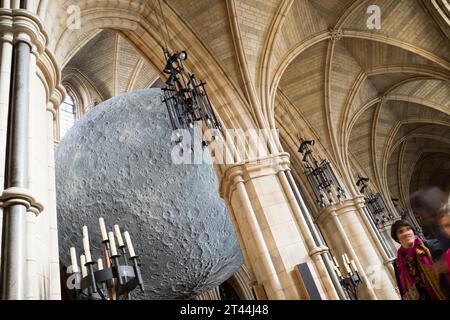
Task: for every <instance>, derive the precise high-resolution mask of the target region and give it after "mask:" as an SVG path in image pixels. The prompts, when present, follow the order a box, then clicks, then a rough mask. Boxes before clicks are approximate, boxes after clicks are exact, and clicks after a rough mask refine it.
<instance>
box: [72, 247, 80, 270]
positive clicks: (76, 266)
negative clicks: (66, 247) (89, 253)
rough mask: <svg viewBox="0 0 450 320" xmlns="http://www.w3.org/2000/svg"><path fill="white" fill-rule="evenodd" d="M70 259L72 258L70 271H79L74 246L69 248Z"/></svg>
mask: <svg viewBox="0 0 450 320" xmlns="http://www.w3.org/2000/svg"><path fill="white" fill-rule="evenodd" d="M70 260H72V272H73V273H77V272H78V271H80V270H79V269H78V262H77V251H76V250H75V248H74V247H72V248H70Z"/></svg>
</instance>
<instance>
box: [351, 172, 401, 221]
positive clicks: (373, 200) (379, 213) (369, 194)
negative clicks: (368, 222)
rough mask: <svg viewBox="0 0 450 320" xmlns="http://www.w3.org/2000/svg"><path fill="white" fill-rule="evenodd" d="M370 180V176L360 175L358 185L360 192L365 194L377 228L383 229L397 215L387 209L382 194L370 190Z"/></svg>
mask: <svg viewBox="0 0 450 320" xmlns="http://www.w3.org/2000/svg"><path fill="white" fill-rule="evenodd" d="M369 181H370V179H369V178H367V177H362V176H361V175H358V181H357V182H356V185H357V186H358V187H359V192H361V194H363V195H364V202H365V205H366V208H367V211H368V212H369V214H370V215H371V217H372V219H373V221H374V222H375V225H376V226H377V228H378V229H381V228H383V227H385V226H386V224H388V223H389V222H391V221H393V220H394V219H395V217H394V216H393V215H392V214H391V213H390V212H389V211H388V210H387V209H386V205H385V203H384V201H383V198H382V197H381V194H379V193H378V192H373V191H372V190H370V188H369Z"/></svg>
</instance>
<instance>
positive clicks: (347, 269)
mask: <svg viewBox="0 0 450 320" xmlns="http://www.w3.org/2000/svg"><path fill="white" fill-rule="evenodd" d="M344 266H345V271H347V274H349V275H352V274H353V273H352V270H350V268H349V266H348V264H344Z"/></svg>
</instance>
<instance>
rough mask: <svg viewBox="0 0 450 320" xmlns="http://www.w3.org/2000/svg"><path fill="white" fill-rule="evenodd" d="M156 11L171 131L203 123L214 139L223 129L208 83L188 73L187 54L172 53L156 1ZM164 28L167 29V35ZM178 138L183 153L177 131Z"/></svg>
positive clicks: (163, 89)
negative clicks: (207, 86) (206, 87)
mask: <svg viewBox="0 0 450 320" xmlns="http://www.w3.org/2000/svg"><path fill="white" fill-rule="evenodd" d="M158 7H159V10H158ZM154 8H155V10H154V13H155V17H156V21H157V23H158V25H159V28H160V32H161V36H162V40H163V42H164V45H161V46H162V49H163V52H164V58H165V61H166V64H165V66H164V69H163V72H164V73H165V74H167V75H168V77H167V80H166V82H165V85H164V87H163V88H162V91H163V94H164V97H163V99H162V101H163V102H164V103H165V105H166V107H167V112H168V114H169V118H170V123H171V126H172V129H173V130H180V129H187V130H189V129H193V128H194V127H195V126H196V124H197V123H199V122H201V123H203V124H204V125H205V126H206V127H207V128H208V129H212V139H213V140H215V139H216V138H217V137H218V136H219V133H218V131H220V130H222V124H221V123H220V121H219V120H218V119H217V117H216V114H215V113H214V110H213V108H212V105H211V101H210V100H209V97H208V94H207V92H206V90H205V85H206V82H204V81H198V80H197V79H196V77H195V74H194V73H190V72H186V70H185V68H184V65H183V61H186V60H187V59H188V54H187V52H186V51H176V52H171V51H169V49H168V48H169V45H168V43H169V44H170V37H169V29H168V27H167V23H166V21H165V19H164V13H163V9H162V5H161V0H155V6H154ZM158 11H159V13H158ZM163 25H164V26H165V32H164V30H163ZM176 135H177V138H178V139H177V140H176V141H175V143H176V144H178V145H179V146H180V148H181V150H183V147H182V143H181V141H182V139H183V137H182V135H181V134H180V133H178V132H177V133H176ZM208 145H209V143H208V142H206V141H202V146H203V147H206V146H208ZM191 148H192V146H191Z"/></svg>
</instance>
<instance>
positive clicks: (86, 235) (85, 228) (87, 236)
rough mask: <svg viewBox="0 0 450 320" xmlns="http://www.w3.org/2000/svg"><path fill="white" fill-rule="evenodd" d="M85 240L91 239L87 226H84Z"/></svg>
mask: <svg viewBox="0 0 450 320" xmlns="http://www.w3.org/2000/svg"><path fill="white" fill-rule="evenodd" d="M83 238H88V239H89V234H88V228H87V226H83Z"/></svg>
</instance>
